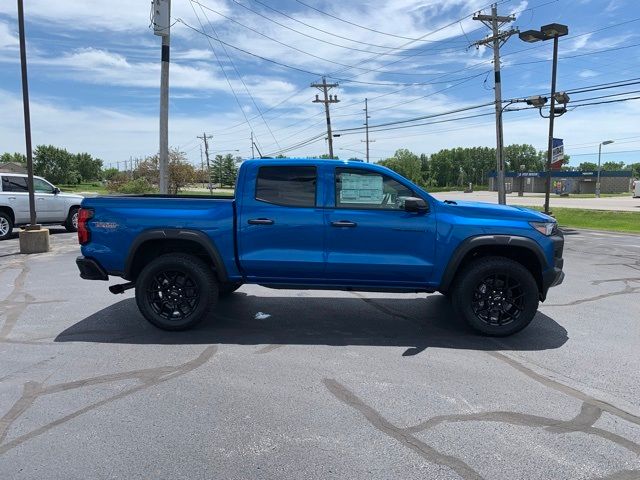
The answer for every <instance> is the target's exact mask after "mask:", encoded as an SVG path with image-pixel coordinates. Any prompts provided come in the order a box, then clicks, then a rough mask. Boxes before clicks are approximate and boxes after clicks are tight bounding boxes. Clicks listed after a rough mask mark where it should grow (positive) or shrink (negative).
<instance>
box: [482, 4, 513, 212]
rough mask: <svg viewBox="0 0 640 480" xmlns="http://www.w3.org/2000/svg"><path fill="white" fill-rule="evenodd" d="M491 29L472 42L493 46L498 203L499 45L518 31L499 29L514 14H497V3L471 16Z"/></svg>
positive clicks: (501, 191) (502, 199) (502, 197)
mask: <svg viewBox="0 0 640 480" xmlns="http://www.w3.org/2000/svg"><path fill="white" fill-rule="evenodd" d="M473 19H474V20H478V21H480V22H482V23H483V24H485V25H486V26H487V27H489V28H490V29H491V35H490V36H488V37H487V38H484V39H482V40H478V41H477V42H475V43H474V45H475V46H476V47H479V46H480V45H491V46H492V48H493V72H494V83H495V109H496V180H497V182H498V203H500V204H501V205H504V204H506V203H507V196H506V194H505V185H504V163H505V162H504V150H503V149H504V137H503V130H502V82H501V80H500V47H501V46H502V45H503V44H504V43H505V42H506V41H507V40H509V37H511V35H513V34H515V33H518V29H516V28H512V29H510V30H507V31H500V28H502V27H503V26H504V25H506V24H507V23H509V22H513V21H514V20H515V16H513V15H507V16H504V15H503V16H500V15H498V4H496V3H494V4H493V5H491V15H483V14H481V13H477V14H476V15H474V16H473Z"/></svg>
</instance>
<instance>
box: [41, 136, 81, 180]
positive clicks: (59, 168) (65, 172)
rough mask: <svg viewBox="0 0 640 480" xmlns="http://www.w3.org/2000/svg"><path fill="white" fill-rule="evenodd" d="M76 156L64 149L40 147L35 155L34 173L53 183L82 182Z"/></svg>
mask: <svg viewBox="0 0 640 480" xmlns="http://www.w3.org/2000/svg"><path fill="white" fill-rule="evenodd" d="M75 160H76V159H75V156H74V155H73V154H71V153H69V152H68V151H67V150H66V149H64V148H57V147H54V146H53V145H38V146H37V147H36V149H35V151H34V155H33V171H34V173H35V174H36V175H40V176H41V177H44V178H46V179H47V180H49V181H50V182H52V183H57V184H75V183H79V182H80V180H81V176H80V173H79V172H78V171H77V170H76V161H75Z"/></svg>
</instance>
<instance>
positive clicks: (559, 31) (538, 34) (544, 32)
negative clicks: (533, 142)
mask: <svg viewBox="0 0 640 480" xmlns="http://www.w3.org/2000/svg"><path fill="white" fill-rule="evenodd" d="M568 34H569V27H567V26H566V25H562V24H560V23H551V24H549V25H544V26H543V27H541V28H540V30H527V31H526V32H520V34H519V37H520V40H524V41H525V42H529V43H534V42H539V41H540V40H543V41H544V40H551V39H553V64H552V65H553V66H552V70H551V105H550V110H549V145H548V147H547V165H546V170H547V176H546V182H545V189H544V213H546V214H547V215H549V214H550V213H551V212H550V211H549V197H550V196H551V162H552V159H553V123H554V122H553V121H554V119H555V117H556V100H558V99H557V98H556V73H557V70H558V39H559V38H560V37H564V36H565V35H568ZM560 97H561V98H560V100H559V101H560V103H564V104H566V103H567V102H568V101H569V97H568V95H566V94H560ZM541 112H542V111H541ZM564 112H566V108H563V109H562V112H560V113H559V115H562V114H563V113H564ZM540 115H542V113H540Z"/></svg>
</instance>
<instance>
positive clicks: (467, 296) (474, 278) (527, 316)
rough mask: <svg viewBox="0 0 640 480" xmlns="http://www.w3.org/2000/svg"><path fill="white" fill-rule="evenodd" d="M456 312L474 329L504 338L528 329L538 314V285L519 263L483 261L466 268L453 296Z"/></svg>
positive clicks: (476, 261) (475, 262)
mask: <svg viewBox="0 0 640 480" xmlns="http://www.w3.org/2000/svg"><path fill="white" fill-rule="evenodd" d="M451 300H452V304H453V308H454V310H455V311H456V313H458V315H460V316H461V317H462V318H464V320H465V321H466V322H467V323H468V324H469V325H470V326H471V328H473V329H475V330H476V331H478V332H480V333H482V334H484V335H490V336H495V337H504V336H507V335H512V334H514V333H516V332H519V331H520V330H522V329H523V328H525V327H526V326H527V325H529V323H531V320H533V317H534V316H535V314H536V311H537V310H538V302H539V297H538V284H537V283H536V280H535V279H534V278H533V275H531V272H529V270H527V269H526V268H525V267H524V266H523V265H521V264H520V263H518V262H516V261H514V260H511V259H509V258H505V257H484V258H480V259H478V260H475V261H474V262H472V263H470V264H469V265H467V266H466V267H465V268H464V270H463V271H461V272H460V273H459V274H458V275H457V276H456V280H455V283H454V285H453V289H452V292H451Z"/></svg>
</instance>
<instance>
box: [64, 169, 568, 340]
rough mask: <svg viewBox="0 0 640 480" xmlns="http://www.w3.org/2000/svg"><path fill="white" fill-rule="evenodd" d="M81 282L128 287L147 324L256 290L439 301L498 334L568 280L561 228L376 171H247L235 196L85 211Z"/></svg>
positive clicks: (94, 205)
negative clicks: (113, 281)
mask: <svg viewBox="0 0 640 480" xmlns="http://www.w3.org/2000/svg"><path fill="white" fill-rule="evenodd" d="M78 239H79V241H80V244H81V245H82V248H81V250H82V256H81V257H78V259H77V260H76V263H77V265H78V268H79V269H80V276H81V277H82V278H85V279H90V280H107V279H108V277H109V276H110V275H111V276H117V277H122V278H124V279H125V280H128V281H129V282H128V283H125V284H121V285H114V286H111V287H110V290H111V291H112V292H113V293H121V292H123V291H124V290H126V289H128V288H135V290H136V302H137V305H138V308H139V309H140V311H141V312H142V314H143V315H144V316H145V318H146V319H147V320H148V321H150V322H151V323H152V324H154V325H156V326H157V327H160V328H163V329H166V330H183V329H186V328H189V327H191V326H192V325H195V324H196V323H197V322H199V321H201V320H202V319H204V318H206V317H207V316H209V314H210V313H211V312H212V311H213V310H214V308H215V305H216V302H217V300H218V296H220V295H228V294H230V293H231V292H233V291H234V290H236V289H237V288H239V287H240V286H241V285H242V284H244V283H252V284H259V285H263V286H266V287H270V288H296V289H334V290H360V291H367V290H371V291H389V292H412V293H415V292H435V291H439V292H442V293H444V294H446V295H447V296H449V297H451V299H452V302H453V306H454V308H455V309H456V311H457V312H458V314H459V315H460V316H462V317H463V318H464V319H466V321H467V322H468V323H469V324H470V325H471V326H472V327H473V328H475V329H476V330H478V331H480V332H482V333H484V334H488V335H499V336H502V335H510V334H512V333H515V332H517V331H519V330H521V329H523V328H524V327H526V326H527V325H528V324H529V322H531V320H532V319H533V317H534V315H535V313H536V310H537V308H538V302H539V301H544V299H545V297H546V295H547V290H548V289H549V287H552V286H554V285H558V284H559V283H561V282H562V280H563V278H564V273H563V272H562V266H563V259H562V250H563V245H564V237H563V235H562V233H561V232H560V231H559V230H558V228H557V224H556V221H555V220H554V219H553V218H551V217H549V216H547V215H544V214H542V213H539V212H534V211H532V210H527V209H524V208H518V207H508V206H503V205H493V204H488V203H474V202H452V201H445V202H441V201H439V200H437V199H435V198H434V197H432V196H431V195H429V194H428V193H427V192H426V191H424V190H423V189H421V188H420V187H418V186H417V185H415V184H413V183H412V182H410V181H409V180H407V179H405V178H403V177H402V176H400V175H398V174H397V173H395V172H393V171H391V170H389V169H387V168H384V167H382V166H378V165H372V164H369V163H363V162H352V161H346V162H344V161H338V160H321V159H304V160H303V159H289V160H280V159H273V160H264V159H262V160H248V161H245V162H244V163H243V164H242V165H241V167H240V171H239V174H238V180H237V185H236V196H235V198H233V199H229V198H215V197H214V198H211V197H209V196H200V197H198V196H188V197H187V196H184V197H179V196H166V195H165V196H162V195H141V196H123V197H94V198H85V199H84V200H83V202H82V209H81V210H80V215H79V220H78Z"/></svg>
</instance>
